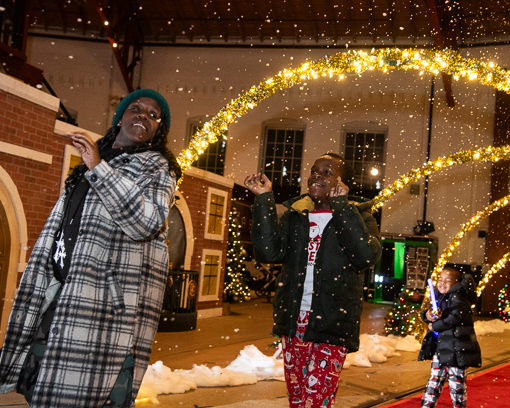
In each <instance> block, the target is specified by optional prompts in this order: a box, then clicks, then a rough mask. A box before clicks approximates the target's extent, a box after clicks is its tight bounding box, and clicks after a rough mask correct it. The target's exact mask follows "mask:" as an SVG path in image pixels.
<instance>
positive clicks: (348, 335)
mask: <svg viewBox="0 0 510 408" xmlns="http://www.w3.org/2000/svg"><path fill="white" fill-rule="evenodd" d="M330 203H331V207H332V212H333V219H332V220H331V221H330V222H329V223H328V225H327V226H326V228H325V230H324V232H323V235H322V240H321V244H320V247H319V250H318V252H317V256H316V261H315V269H314V273H315V276H314V294H313V298H312V306H311V310H310V317H309V323H308V328H307V330H306V333H305V336H304V340H305V341H313V342H317V343H330V344H334V345H340V346H344V347H347V348H348V349H349V351H356V350H358V347H359V324H360V317H361V310H362V308H363V278H364V276H363V273H362V272H363V271H364V270H365V269H366V268H368V267H370V266H372V265H373V264H375V263H376V262H377V261H378V260H379V258H380V256H381V243H380V238H379V231H378V229H377V224H376V221H375V219H374V217H372V215H371V212H370V207H371V202H358V203H356V202H352V201H348V199H347V197H346V196H340V197H332V198H330ZM284 205H285V206H286V207H287V211H286V212H285V213H284V214H283V216H282V218H281V220H280V223H279V224H278V220H277V214H276V205H275V202H274V198H273V193H265V194H261V195H258V196H257V197H256V198H255V203H254V205H253V207H252V213H253V225H252V242H253V246H254V251H255V258H256V259H257V261H259V262H263V263H282V264H283V267H282V273H281V274H280V275H279V277H278V282H277V289H276V294H275V298H274V301H273V312H274V327H273V332H274V333H275V334H277V335H280V336H282V335H293V334H295V332H296V321H297V317H298V314H299V308H300V305H301V299H302V297H303V284H304V281H305V275H306V267H307V258H308V237H309V228H310V226H309V221H308V212H309V211H311V210H313V209H314V203H313V201H312V199H311V198H310V196H308V194H305V195H302V196H301V197H298V198H296V199H293V200H289V201H287V202H286V203H284Z"/></svg>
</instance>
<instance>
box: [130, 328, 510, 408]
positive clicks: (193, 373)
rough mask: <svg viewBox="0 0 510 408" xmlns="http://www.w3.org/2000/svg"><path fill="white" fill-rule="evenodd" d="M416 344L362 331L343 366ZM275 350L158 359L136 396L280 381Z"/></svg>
mask: <svg viewBox="0 0 510 408" xmlns="http://www.w3.org/2000/svg"><path fill="white" fill-rule="evenodd" d="M505 330H510V324H506V323H505V322H503V321H502V320H489V321H476V322H475V332H476V334H477V336H484V335H486V334H490V333H503V332H504V331H505ZM420 347H421V345H420V343H419V342H418V341H417V340H416V338H414V337H413V336H406V337H400V336H394V335H389V336H379V335H377V334H371V335H369V334H362V335H361V336H360V347H359V350H358V351H357V352H355V353H349V354H347V358H346V359H345V363H344V368H347V367H349V366H357V367H372V363H377V364H380V363H384V362H386V361H387V360H388V358H389V357H392V356H399V355H400V353H398V352H399V351H409V352H412V353H418V352H419V351H420ZM280 354H281V351H280V350H278V351H277V352H276V353H275V354H274V355H273V356H270V357H269V356H266V355H265V354H263V353H262V352H260V350H259V349H258V348H257V347H255V346H253V345H251V346H246V347H245V348H244V349H243V350H241V351H240V353H239V356H238V357H237V358H236V359H235V360H234V361H232V362H231V363H230V364H229V365H228V366H227V367H225V368H221V367H219V366H215V367H212V368H209V367H207V366H205V365H194V366H193V368H192V369H191V370H174V371H172V370H171V369H170V368H168V367H166V366H165V365H163V363H162V362H161V361H158V362H157V363H155V364H152V365H150V366H149V367H148V369H147V372H146V373H145V376H144V378H143V382H142V386H141V388H140V392H139V393H138V398H139V399H147V398H148V399H150V400H151V401H152V403H154V404H159V401H158V399H157V396H158V395H159V394H182V393H185V392H186V391H189V390H194V389H196V388H198V387H225V386H236V385H246V384H255V383H256V382H257V381H263V380H280V381H284V380H285V379H284V371H283V360H282V359H281V358H279V356H280Z"/></svg>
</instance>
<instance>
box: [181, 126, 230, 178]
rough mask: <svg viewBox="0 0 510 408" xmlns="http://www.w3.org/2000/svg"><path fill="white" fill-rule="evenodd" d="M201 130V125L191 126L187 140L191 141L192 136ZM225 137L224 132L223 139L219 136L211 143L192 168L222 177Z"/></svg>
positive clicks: (225, 147) (225, 145) (223, 171)
mask: <svg viewBox="0 0 510 408" xmlns="http://www.w3.org/2000/svg"><path fill="white" fill-rule="evenodd" d="M201 128H202V126H201V125H198V124H191V125H190V135H189V136H190V137H189V140H191V138H192V137H193V135H194V134H195V133H196V132H197V131H198V130H200V129H201ZM226 135H227V133H226V132H225V134H224V137H221V136H220V137H219V139H218V141H217V142H215V143H211V144H210V145H209V146H208V147H207V149H205V151H204V153H202V154H201V155H200V156H199V158H198V160H197V161H196V162H194V163H193V164H192V166H193V167H196V168H198V169H202V170H206V171H210V172H211V173H215V174H218V175H220V176H224V173H225V152H226V150H227V140H226Z"/></svg>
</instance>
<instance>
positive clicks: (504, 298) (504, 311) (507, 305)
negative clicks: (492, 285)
mask: <svg viewBox="0 0 510 408" xmlns="http://www.w3.org/2000/svg"><path fill="white" fill-rule="evenodd" d="M498 310H499V317H500V318H501V320H503V321H504V322H505V323H508V320H510V319H509V317H508V316H509V315H510V299H509V297H508V285H505V286H504V287H502V288H501V290H500V291H499V295H498Z"/></svg>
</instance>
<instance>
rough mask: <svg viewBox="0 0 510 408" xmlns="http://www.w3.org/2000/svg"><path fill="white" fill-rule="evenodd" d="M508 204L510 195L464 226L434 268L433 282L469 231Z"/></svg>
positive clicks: (485, 209)
mask: <svg viewBox="0 0 510 408" xmlns="http://www.w3.org/2000/svg"><path fill="white" fill-rule="evenodd" d="M508 204H510V194H509V195H507V196H505V197H503V198H501V199H499V200H497V201H494V202H493V203H491V204H489V205H488V206H487V207H485V208H484V209H483V210H481V211H478V212H477V213H476V214H475V215H474V216H473V217H471V218H470V220H469V221H468V222H467V223H466V224H463V225H462V228H461V230H460V231H459V232H458V233H457V235H455V237H453V239H452V240H451V241H450V243H449V244H448V245H447V246H446V249H445V250H444V252H443V253H442V254H441V256H440V257H439V260H438V262H437V265H436V267H435V268H434V270H433V272H432V275H431V276H430V277H431V278H432V280H434V281H435V280H436V277H437V276H438V275H439V274H440V273H441V271H442V270H443V267H444V266H445V264H446V261H447V260H448V258H450V257H451V256H452V255H453V252H454V251H455V249H456V248H457V247H458V246H459V245H460V241H461V240H462V238H464V236H465V235H466V234H467V233H468V232H469V231H471V230H472V229H473V228H474V227H476V226H477V225H478V224H479V223H480V221H481V220H483V219H484V218H486V217H488V216H489V215H490V214H492V213H493V212H495V211H498V210H500V209H501V208H504V207H506V206H508Z"/></svg>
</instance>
